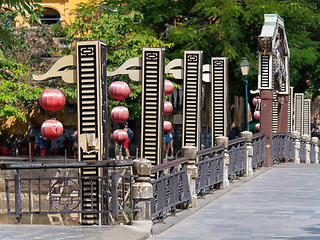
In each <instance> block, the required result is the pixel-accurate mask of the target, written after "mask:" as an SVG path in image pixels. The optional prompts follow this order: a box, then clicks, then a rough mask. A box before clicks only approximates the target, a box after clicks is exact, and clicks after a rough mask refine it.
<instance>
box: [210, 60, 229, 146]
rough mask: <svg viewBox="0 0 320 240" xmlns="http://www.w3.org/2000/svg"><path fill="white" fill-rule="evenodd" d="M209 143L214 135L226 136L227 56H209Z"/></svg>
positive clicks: (212, 142)
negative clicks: (210, 95)
mask: <svg viewBox="0 0 320 240" xmlns="http://www.w3.org/2000/svg"><path fill="white" fill-rule="evenodd" d="M211 78H212V79H211V92H212V100H211V126H212V127H211V131H212V133H211V144H212V146H214V143H215V140H214V139H215V137H218V136H227V129H228V126H227V124H228V122H227V117H226V116H228V113H227V109H228V58H225V57H220V58H211Z"/></svg>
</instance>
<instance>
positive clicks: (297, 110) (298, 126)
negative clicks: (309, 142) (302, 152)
mask: <svg viewBox="0 0 320 240" xmlns="http://www.w3.org/2000/svg"><path fill="white" fill-rule="evenodd" d="M303 99H304V94H303V93H296V94H295V95H294V130H295V131H297V132H299V133H300V136H301V135H302V124H303Z"/></svg>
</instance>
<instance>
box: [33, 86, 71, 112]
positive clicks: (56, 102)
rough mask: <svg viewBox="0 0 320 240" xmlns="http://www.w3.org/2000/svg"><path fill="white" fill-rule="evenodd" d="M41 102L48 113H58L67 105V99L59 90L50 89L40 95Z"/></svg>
mask: <svg viewBox="0 0 320 240" xmlns="http://www.w3.org/2000/svg"><path fill="white" fill-rule="evenodd" d="M39 102H40V105H41V107H43V108H44V109H46V110H48V111H58V110H60V109H61V108H63V106H64V105H65V103H66V97H65V96H64V94H63V92H61V91H60V90H59V89H56V88H49V89H46V90H44V91H43V92H42V93H41V94H40V97H39Z"/></svg>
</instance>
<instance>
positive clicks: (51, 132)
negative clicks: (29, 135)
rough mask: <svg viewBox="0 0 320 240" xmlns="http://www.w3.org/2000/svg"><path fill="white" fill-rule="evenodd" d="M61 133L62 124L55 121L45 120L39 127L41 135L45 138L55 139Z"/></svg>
mask: <svg viewBox="0 0 320 240" xmlns="http://www.w3.org/2000/svg"><path fill="white" fill-rule="evenodd" d="M62 132H63V126H62V123H61V122H59V121H57V120H47V121H45V122H44V123H42V125H41V133H42V135H43V136H44V137H45V138H48V139H56V138H58V137H60V136H61V134H62Z"/></svg>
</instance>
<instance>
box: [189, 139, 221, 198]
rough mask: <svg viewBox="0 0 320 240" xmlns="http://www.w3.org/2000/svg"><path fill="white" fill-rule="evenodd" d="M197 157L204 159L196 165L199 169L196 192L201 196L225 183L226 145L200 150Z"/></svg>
mask: <svg viewBox="0 0 320 240" xmlns="http://www.w3.org/2000/svg"><path fill="white" fill-rule="evenodd" d="M197 157H200V158H201V159H202V160H201V161H198V162H197V163H196V164H195V165H196V166H197V167H198V176H197V178H196V192H197V193H198V194H199V193H200V192H202V193H203V192H204V191H206V189H208V190H212V189H213V188H214V186H215V185H216V184H221V183H222V182H223V164H224V162H223V159H224V145H223V144H220V145H219V146H216V147H211V148H207V149H204V150H200V151H198V152H197Z"/></svg>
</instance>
